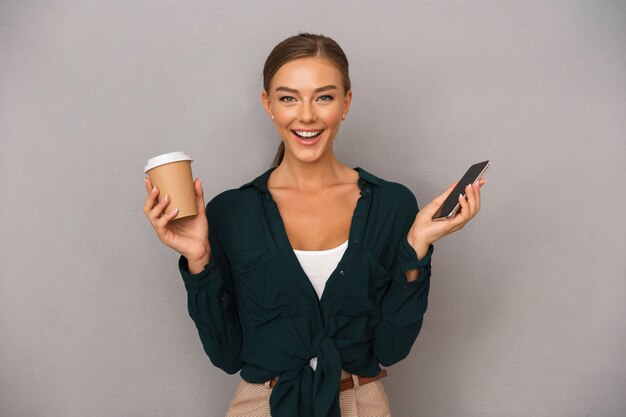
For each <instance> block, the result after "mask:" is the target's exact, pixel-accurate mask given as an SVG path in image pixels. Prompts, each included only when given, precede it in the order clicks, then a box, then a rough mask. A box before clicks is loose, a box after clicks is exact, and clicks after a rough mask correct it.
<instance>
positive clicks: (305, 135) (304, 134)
mask: <svg viewBox="0 0 626 417" xmlns="http://www.w3.org/2000/svg"><path fill="white" fill-rule="evenodd" d="M323 131H324V130H323V129H322V130H314V131H307V130H292V131H291V133H293V134H294V135H296V136H298V137H299V138H301V139H304V140H310V139H314V138H316V137H318V136H319V135H321V134H322V132H323Z"/></svg>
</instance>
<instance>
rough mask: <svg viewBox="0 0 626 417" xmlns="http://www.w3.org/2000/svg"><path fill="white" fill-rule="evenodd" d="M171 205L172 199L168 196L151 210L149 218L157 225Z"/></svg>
mask: <svg viewBox="0 0 626 417" xmlns="http://www.w3.org/2000/svg"><path fill="white" fill-rule="evenodd" d="M169 203H170V197H169V196H167V195H166V196H165V197H163V199H162V200H161V201H160V202H159V203H158V204H157V205H156V206H154V207H153V208H152V210H150V215H149V217H150V219H151V220H152V221H153V222H155V224H156V221H157V220H158V219H159V217H160V216H161V213H163V211H164V210H165V207H167V205H168V204H169Z"/></svg>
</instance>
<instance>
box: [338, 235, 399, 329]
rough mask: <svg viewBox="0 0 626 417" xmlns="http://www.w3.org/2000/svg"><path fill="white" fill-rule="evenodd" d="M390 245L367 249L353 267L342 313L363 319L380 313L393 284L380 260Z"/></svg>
mask: <svg viewBox="0 0 626 417" xmlns="http://www.w3.org/2000/svg"><path fill="white" fill-rule="evenodd" d="M387 247H388V245H386V244H385V245H381V246H377V247H373V248H371V249H365V250H364V251H363V252H362V254H361V256H360V258H359V259H358V261H357V262H355V264H354V265H353V267H352V270H351V272H350V277H351V279H350V280H349V282H347V284H348V285H347V287H346V288H344V290H345V301H346V302H345V303H343V304H342V306H341V308H340V310H339V311H340V313H341V314H343V315H345V316H350V317H362V316H370V315H376V314H377V313H379V310H380V309H379V306H380V301H381V299H382V297H383V295H384V293H385V291H386V289H387V287H388V286H389V283H390V282H391V275H390V274H389V272H388V271H387V270H386V269H385V267H384V266H383V265H382V263H381V261H380V260H379V259H380V258H379V257H380V256H382V255H384V253H386V250H387Z"/></svg>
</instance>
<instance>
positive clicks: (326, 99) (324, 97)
mask: <svg viewBox="0 0 626 417" xmlns="http://www.w3.org/2000/svg"><path fill="white" fill-rule="evenodd" d="M333 99H334V97H333V96H330V95H323V96H320V97H319V98H318V100H319V101H331V100H333Z"/></svg>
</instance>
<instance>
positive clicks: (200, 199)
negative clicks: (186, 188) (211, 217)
mask: <svg viewBox="0 0 626 417" xmlns="http://www.w3.org/2000/svg"><path fill="white" fill-rule="evenodd" d="M193 188H194V189H195V191H196V208H197V209H198V214H201V215H203V216H206V213H205V207H204V190H203V189H202V182H201V181H200V178H196V180H195V181H194V183H193Z"/></svg>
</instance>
